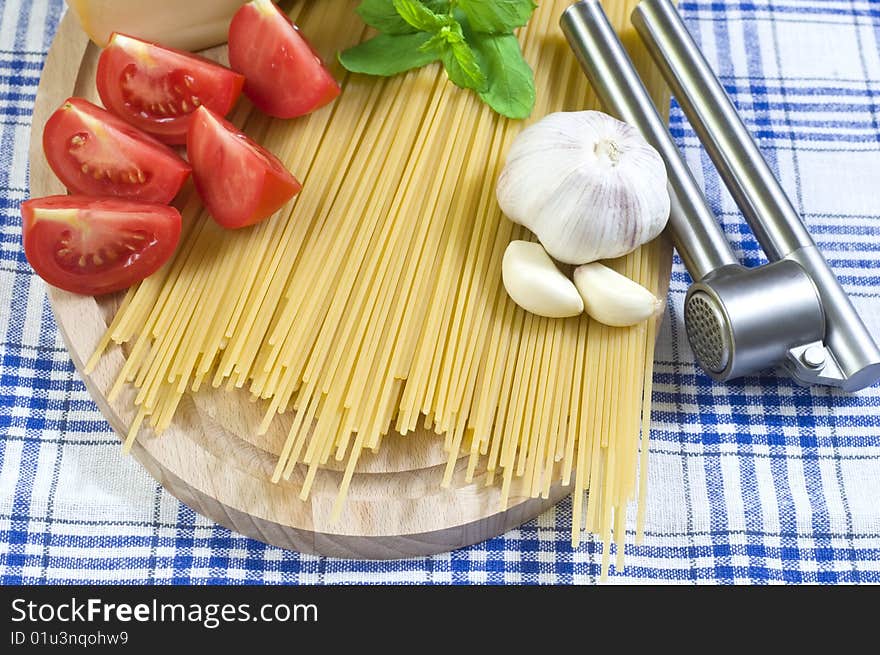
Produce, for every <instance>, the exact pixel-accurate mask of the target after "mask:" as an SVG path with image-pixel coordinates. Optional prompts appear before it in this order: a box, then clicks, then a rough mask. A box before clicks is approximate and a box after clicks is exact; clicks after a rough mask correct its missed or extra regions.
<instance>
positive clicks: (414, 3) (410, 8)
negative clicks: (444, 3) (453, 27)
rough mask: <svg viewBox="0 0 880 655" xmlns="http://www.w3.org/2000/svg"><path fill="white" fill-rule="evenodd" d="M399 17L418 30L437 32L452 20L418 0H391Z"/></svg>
mask: <svg viewBox="0 0 880 655" xmlns="http://www.w3.org/2000/svg"><path fill="white" fill-rule="evenodd" d="M392 3H393V4H394V9H396V10H397V13H398V14H399V15H400V17H401V18H402V19H403V20H405V21H406V22H407V23H409V24H410V25H411V26H413V27H414V28H416V29H417V30H419V31H420V32H437V31H439V30H440V29H442V28H443V27H445V26H447V25H449V23H450V22H452V17H451V16H448V15H443V14H435V13H434V12H433V11H431V10H430V9H428V7H427V6H426V5H425V3H423V2H420V0H392Z"/></svg>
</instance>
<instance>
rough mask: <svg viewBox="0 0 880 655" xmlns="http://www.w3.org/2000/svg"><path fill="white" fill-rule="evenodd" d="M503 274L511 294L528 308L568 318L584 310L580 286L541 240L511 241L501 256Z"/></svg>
mask: <svg viewBox="0 0 880 655" xmlns="http://www.w3.org/2000/svg"><path fill="white" fill-rule="evenodd" d="M501 277H502V279H503V281H504V288H505V289H507V294H508V295H509V296H510V297H511V298H512V299H513V302H515V303H516V304H517V305H519V306H520V307H522V308H523V309H525V310H526V311H527V312H531V313H532V314H538V315H539V316H547V317H549V318H564V317H566V316H577V315H578V314H580V313H581V312H583V311H584V301H583V300H581V296H580V294H579V293H578V290H577V289H576V288H575V286H574V284H573V283H572V281H571V280H569V279H568V278H567V277H565V276H564V275H563V274H562V273H561V272H560V270H559V269H558V268H556V264H554V263H553V260H552V259H550V256H549V255H548V254H547V253H546V252H545V251H544V248H542V247H541V244H540V243H531V242H529V241H511V242H510V243H509V244H508V246H507V250H505V251H504V259H502V260H501Z"/></svg>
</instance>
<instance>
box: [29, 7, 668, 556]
mask: <svg viewBox="0 0 880 655" xmlns="http://www.w3.org/2000/svg"><path fill="white" fill-rule="evenodd" d="M98 54H99V50H98V48H97V47H96V46H95V45H94V44H92V43H91V42H90V41H89V39H88V37H87V36H86V35H85V33H84V32H83V31H82V29H81V28H80V26H79V24H78V22H77V21H76V18H75V17H74V16H73V15H72V14H71V13H68V14H67V15H66V16H65V17H64V19H63V20H62V22H61V25H60V28H59V30H58V33H57V35H56V37H55V41H54V43H53V45H52V48H51V50H50V51H49V55H48V58H47V60H46V66H45V69H44V71H43V74H42V78H41V81H40V86H39V90H38V93H37V99H36V105H35V108H34V117H33V127H32V135H31V146H30V183H31V195H32V196H33V197H39V196H45V195H52V194H58V193H64V192H65V189H64V187H63V185H62V184H61V183H60V182H59V181H58V180H57V179H56V178H55V176H54V175H53V173H52V171H51V170H50V169H49V166H48V164H47V163H46V159H45V157H44V155H43V149H42V133H43V126H44V125H45V122H46V120H47V119H48V117H49V116H50V115H51V113H52V112H53V111H54V110H55V109H57V108H58V107H59V106H60V105H61V104H62V103H63V102H64V100H65V99H66V98H67V97H69V96H74V95H75V96H82V97H85V98H88V99H90V100H93V101H95V102H97V93H96V91H95V85H94V79H95V68H96V65H97V58H98ZM208 54H209V55H211V54H213V55H214V56H215V58H216V57H217V56H221V57H222V54H223V53H222V50H221V49H215V51H214V52H212V53H208ZM665 253H666V257H665V261H664V263H663V266H665V267H666V268H667V269H668V266H669V263H670V261H671V248H668V247H667V248H666V250H665ZM666 279H668V276H666ZM48 295H49V299H50V302H51V305H52V308H53V310H54V313H55V317H56V319H57V322H58V326H59V328H60V330H61V333H62V335H63V337H64V340H65V342H66V344H67V347H68V349H69V351H70V355H71V358H72V360H73V362H74V364H75V365H76V368H77V370H78V371H79V372H80V374H83V366H84V363H85V361H87V360H88V358H89V357H90V356H91V354H92V352H93V350H94V348H95V345H96V344H97V343H98V340H99V339H100V337H101V336H102V334H103V333H104V331H105V330H106V327H107V325H108V323H109V321H110V319H112V317H113V313H114V312H115V310H116V307H117V304H118V302H119V300H120V297H119V296H118V295H117V296H111V297H102V298H98V299H95V298H92V297H86V296H77V295H73V294H69V293H66V292H64V291H60V290H58V289H55V288H52V287H49V288H48ZM123 356H124V355H123V352H122V351H121V350H120V349H119V348H111V350H110V351H109V353H108V354H107V355H105V357H103V358H102V360H101V362H100V364H99V366H98V367H97V369H96V370H95V371H94V372H93V373H92V374H90V375H84V374H83V380H84V381H85V384H86V387H87V388H88V390H89V392H90V393H91V395H92V397H93V398H94V399H95V402H96V403H97V404H98V406H99V407H100V409H101V411H102V412H103V414H104V416H105V417H106V418H107V420H108V421H109V422H110V424H111V425H112V426H113V428H114V430H116V432H117V433H118V434H122V435H124V434H125V433H126V432H127V426H128V425H129V424H130V422H131V420H132V419H133V417H134V412H133V411H132V407H133V393H132V392H131V391H130V390H129V391H128V392H126V393H123V394H122V395H121V396H120V397H119V399H118V400H117V401H116V402H113V403H111V402H109V401H108V400H107V392H108V391H109V389H110V387H111V385H112V383H113V380H114V379H115V376H116V373H117V372H118V371H119V369H120V368H121V366H122V363H123ZM260 416H261V408H260V406H259V405H257V404H255V403H252V402H250V400H249V398H248V394H246V393H245V392H231V393H230V392H226V391H222V390H219V391H215V390H209V391H207V392H205V393H203V392H199V393H198V394H197V395H196V396H195V397H185V398H184V400H183V402H182V403H181V406H180V409H179V410H178V412H177V414H176V416H175V419H174V422H173V423H172V425H171V427H170V428H169V429H168V431H167V432H166V433H164V434H163V435H162V436H159V437H157V436H155V435H154V434H153V433H152V432H151V431H149V430H143V431H142V433H141V435H140V436H139V437H138V440H137V441H136V443H135V444H134V447H133V449H132V455H133V456H134V457H135V458H136V459H137V460H138V461H139V462H140V463H141V464H142V465H143V466H144V467H145V468H146V469H147V471H149V473H150V474H151V475H152V476H153V477H155V478H156V480H158V481H159V483H160V484H161V485H162V486H164V487H165V488H166V489H167V490H168V491H169V492H170V493H172V494H173V495H174V496H176V497H177V498H179V499H180V500H181V501H183V502H184V503H186V504H187V505H189V506H190V507H192V508H193V509H195V510H196V511H198V512H200V513H201V514H203V515H205V516H207V517H209V518H210V519H212V520H214V521H216V522H218V523H220V524H222V525H224V526H227V527H228V528H230V529H232V530H235V531H237V532H240V533H242V534H245V535H247V536H249V537H253V538H255V539H259V540H261V541H264V542H266V543H269V544H273V545H276V546H280V547H282V548H290V549H295V550H298V551H302V552H305V553H318V554H322V555H329V556H334V557H356V558H371V559H386V558H399V557H410V556H422V555H429V554H433V553H438V552H444V551H448V550H452V549H455V548H459V547H462V546H467V545H470V544H473V543H477V542H479V541H483V540H485V539H488V538H491V537H493V536H496V535H498V534H501V533H502V532H504V531H506V530H508V529H510V528H513V527H515V526H518V525H520V524H522V523H524V522H525V521H528V520H530V519H532V518H533V517H535V516H537V515H538V514H539V513H541V512H542V511H544V510H545V509H547V508H548V507H550V506H551V505H553V504H554V503H556V502H558V501H559V500H560V499H561V498H563V497H564V496H565V495H566V494H567V493H569V489H568V488H565V487H562V486H555V487H553V488H552V490H551V493H550V497H549V498H546V499H530V498H527V497H524V496H523V495H522V494H519V495H518V490H517V489H516V488H514V489H513V490H512V494H511V501H510V506H509V509H507V510H506V511H499V510H500V507H499V503H500V488H499V486H498V485H493V486H486V485H485V480H484V474H480V472H479V471H478V474H477V475H476V476H475V479H474V480H473V482H471V483H465V481H464V469H465V467H466V459H465V458H462V459H461V460H459V462H458V467H457V468H458V470H457V472H456V477H455V479H454V481H453V484H452V486H451V487H450V488H448V489H441V487H440V481H441V478H442V475H443V469H444V467H445V453H444V452H443V448H442V445H443V444H442V441H443V439H442V437H437V436H436V435H434V434H433V433H429V432H426V431H421V432H416V433H414V434H411V435H409V436H406V437H401V436H399V435H395V434H392V435H390V436H389V437H387V438H386V439H385V440H384V441H383V445H382V448H381V449H380V451H379V453H377V454H375V455H370V454H367V455H364V456H363V457H362V458H361V461H360V464H359V466H358V470H357V473H356V474H355V476H354V478H353V480H352V483H351V487H350V491H349V495H348V499H347V502H346V505H345V509H344V511H343V514H342V516H341V518H340V519H339V520H338V521H336V522H335V523H333V524H332V525H331V524H330V523H329V516H330V508H331V506H332V504H333V501H334V499H335V496H336V492H337V488H338V483H339V480H340V478H341V475H342V474H341V471H339V470H333V469H330V468H328V469H326V470H323V471H322V472H321V473H319V475H318V477H317V479H316V481H315V484H314V487H313V489H312V492H311V497H310V499H309V500H308V501H301V500H300V499H299V498H298V493H299V489H300V486H301V482H302V479H303V477H304V474H305V473H304V469H303V468H301V469H299V470H297V471H295V472H294V474H293V476H292V477H291V479H290V480H289V481H283V482H281V483H280V484H273V483H272V482H271V481H270V479H269V478H270V475H271V473H272V470H273V468H274V466H275V463H276V460H277V456H278V453H279V452H280V449H281V444H282V443H283V440H284V436H285V435H286V433H287V426H286V425H285V420H283V419H285V418H286V421H289V420H290V418H289V415H285V416H279V417H278V419H277V420H276V421H275V423H274V425H273V427H272V429H271V430H270V432H269V433H268V434H267V435H264V436H257V435H255V434H254V432H253V429H252V426H255V425H257V424H258V423H259V418H258V417H260ZM121 456H122V454H121V453H120V457H121Z"/></svg>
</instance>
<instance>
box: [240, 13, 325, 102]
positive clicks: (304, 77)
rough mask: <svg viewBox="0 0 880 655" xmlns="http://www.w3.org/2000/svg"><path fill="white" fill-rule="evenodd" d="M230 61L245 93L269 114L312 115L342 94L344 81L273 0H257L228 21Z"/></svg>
mask: <svg viewBox="0 0 880 655" xmlns="http://www.w3.org/2000/svg"><path fill="white" fill-rule="evenodd" d="M229 65H230V66H232V68H233V69H235V70H237V71H238V72H240V73H243V74H244V76H245V78H246V80H247V81H246V82H245V83H244V92H245V95H247V97H248V98H250V99H251V101H252V102H253V103H254V104H255V105H256V106H257V107H259V108H260V109H261V110H263V111H264V112H265V113H267V114H269V115H270V116H275V117H277V118H294V117H295V116H302V115H304V114H308V113H309V112H311V111H314V110H315V109H318V108H319V107H323V106H324V105H326V104H327V103H328V102H330V101H331V100H333V99H334V98H335V97H336V96H338V95H339V84H337V82H336V80H334V79H333V77H332V76H331V75H330V73H329V72H328V71H327V69H326V68H324V64H323V62H322V61H321V58H320V57H319V56H318V54H317V53H316V52H315V51H314V50H313V49H312V46H311V45H309V42H308V41H306V39H305V37H303V35H302V34H301V33H300V31H299V29H298V28H297V27H296V25H294V24H293V23H291V22H290V19H289V18H287V16H286V15H284V13H283V12H282V11H281V10H280V9H279V8H278V7H276V6H275V5H274V4H273V3H272V2H271V0H253V2H249V3H248V4H246V5H244V6H243V7H242V8H241V9H239V10H238V11H237V12H236V13H235V15H234V16H233V17H232V23H230V25H229Z"/></svg>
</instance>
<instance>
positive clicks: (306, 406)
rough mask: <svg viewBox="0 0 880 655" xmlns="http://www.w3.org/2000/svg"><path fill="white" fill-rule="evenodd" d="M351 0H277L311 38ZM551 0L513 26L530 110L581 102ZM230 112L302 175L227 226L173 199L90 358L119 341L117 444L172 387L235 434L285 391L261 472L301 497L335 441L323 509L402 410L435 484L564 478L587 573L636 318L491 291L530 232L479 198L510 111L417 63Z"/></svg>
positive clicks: (645, 407) (638, 335) (630, 469)
mask: <svg viewBox="0 0 880 655" xmlns="http://www.w3.org/2000/svg"><path fill="white" fill-rule="evenodd" d="M356 4H357V2H355V1H354V0H335V1H332V2H320V3H305V2H299V3H297V4H296V6H295V7H294V8H293V9H292V12H291V16H292V18H293V19H294V20H295V21H296V22H297V23H298V24H300V25H301V26H302V28H303V30H304V32H305V33H307V34H309V35H310V38H311V39H312V40H313V42H314V43H315V45H316V46H317V48H318V49H319V50H320V51H321V52H323V53H325V54H326V55H332V53H333V52H335V51H336V50H339V49H341V48H344V47H347V46H349V45H351V44H353V43H355V42H357V41H358V40H360V39H361V38H363V37H364V36H365V34H366V33H365V31H364V28H363V25H362V24H361V23H360V20H359V19H358V18H357V16H356V14H355V13H354V8H355V6H356ZM567 4H568V0H555V1H549V0H548V1H547V2H544V3H542V4H541V5H540V7H539V8H538V9H537V10H536V12H535V14H534V16H533V17H532V19H531V21H530V22H529V24H528V25H527V26H526V27H525V28H523V29H522V30H521V34H520V40H521V42H522V43H523V51H524V54H525V56H526V58H527V60H528V61H529V63H530V64H531V65H532V67H533V68H534V70H535V79H536V86H537V105H536V107H535V111H534V113H533V120H534V119H537V118H539V117H541V116H543V115H545V114H547V113H549V112H551V111H556V110H560V109H582V108H585V107H590V106H595V100H594V98H593V97H592V96H591V94H590V93H589V90H588V88H587V85H586V82H585V80H584V78H583V76H582V75H581V74H580V72H579V70H578V69H577V68H576V62H575V60H574V57H573V56H572V55H571V54H570V52H569V51H568V48H567V47H566V46H565V43H564V40H563V39H562V37H561V34H560V33H559V30H558V27H557V23H556V21H557V20H558V17H559V16H560V14H561V12H562V10H563V9H564V8H565V6H567ZM628 4H631V3H627V2H620V3H618V5H617V7H616V8H617V15H616V16H612V19H613V20H616V21H617V23H618V24H622V23H623V21H624V18H623V17H624V16H626V15H628V14H629V9H630V7H629V6H628ZM612 13H613V12H612ZM346 34H347V35H351V37H350V38H349V39H348V42H340V36H339V35H346ZM641 61H642V62H643V61H644V58H641ZM335 72H336V73H337V77H339V78H342V71H341V70H339V69H337V70H336V71H335ZM234 119H235V120H236V122H238V123H239V124H243V125H244V127H245V129H246V130H247V131H248V132H249V133H250V134H251V135H253V136H254V137H255V138H256V139H258V140H259V141H261V142H263V143H264V144H265V145H267V146H268V147H269V148H270V149H271V150H273V151H274V152H276V153H278V154H279V157H280V158H281V159H282V161H284V162H285V163H286V164H287V165H288V166H289V167H290V168H291V170H293V171H294V172H295V173H296V174H297V175H298V176H299V177H300V179H303V180H304V190H303V192H302V193H301V194H300V196H299V197H298V198H296V199H295V200H294V201H292V202H291V203H290V204H289V205H288V206H287V207H285V208H284V209H283V210H282V211H281V212H280V213H279V215H276V216H275V217H273V218H271V219H270V220H267V221H265V222H263V223H261V224H259V225H257V226H255V227H253V228H250V229H245V230H241V231H226V230H223V229H222V228H219V227H218V226H216V225H215V224H214V223H213V221H211V220H210V219H209V218H207V217H206V216H205V215H204V214H203V212H202V210H201V207H200V206H199V204H198V201H197V199H195V198H193V199H191V200H190V201H189V202H188V204H187V206H186V208H185V211H184V215H185V216H184V221H185V222H186V223H187V224H188V228H187V230H188V231H187V234H186V235H185V237H184V240H183V242H182V245H181V247H180V248H179V251H178V253H177V254H176V256H175V258H174V259H173V260H172V261H171V262H169V263H168V264H167V265H166V266H165V267H164V268H163V269H162V270H161V271H160V272H159V273H157V274H156V275H154V276H153V277H151V278H149V279H147V280H146V281H144V282H143V283H141V284H140V285H139V286H138V287H136V288H134V289H132V290H131V291H130V292H129V293H128V295H127V296H126V298H125V300H124V304H123V306H122V307H121V308H120V310H119V312H118V313H117V315H116V317H115V319H114V320H113V322H112V325H111V326H110V328H109V330H108V333H107V335H106V337H105V339H104V341H103V342H102V344H101V345H100V347H99V349H98V352H96V354H95V357H93V359H92V361H91V362H90V365H91V366H94V364H95V362H96V361H97V358H98V357H99V356H100V353H101V352H102V351H103V350H104V349H105V348H106V347H107V346H108V345H109V343H110V342H111V341H112V342H115V343H117V344H127V345H126V349H127V352H128V356H127V361H126V363H125V366H124V369H123V370H122V371H121V372H120V375H119V378H118V381H117V384H116V386H115V387H114V389H113V391H112V394H111V395H116V394H118V393H119V391H121V390H122V388H123V387H124V385H126V384H128V383H131V384H133V385H134V386H135V387H136V388H137V390H138V393H137V398H136V401H135V402H136V405H137V407H138V413H137V418H136V419H135V421H134V424H133V425H132V426H131V430H130V433H129V438H128V440H127V443H128V444H129V445H130V444H131V441H132V440H133V439H134V438H135V436H136V435H137V433H138V431H139V429H140V427H141V424H142V422H143V421H144V420H146V421H147V422H148V423H149V424H150V425H152V426H153V428H154V429H155V430H156V431H161V430H163V429H164V428H166V427H167V426H168V425H169V424H170V422H171V420H172V417H173V415H174V411H175V408H176V407H177V405H178V403H179V401H180V400H181V398H182V396H183V395H184V394H185V393H189V392H197V391H198V389H199V388H200V387H201V386H203V385H213V386H215V387H218V386H226V387H227V388H245V389H247V390H249V391H250V393H251V394H253V396H254V397H256V398H259V399H262V402H263V403H264V406H265V410H266V413H265V420H264V421H263V423H262V424H261V425H259V426H256V425H255V426H253V429H254V430H255V431H265V430H267V429H269V428H270V426H271V425H272V419H273V417H274V416H275V415H276V414H277V413H279V412H285V411H294V410H295V416H294V418H293V422H292V425H291V428H290V431H289V434H288V436H287V440H286V443H285V445H284V449H283V452H282V454H281V457H280V459H279V461H278V465H277V468H276V471H275V476H274V477H275V479H276V480H278V479H280V478H281V477H282V476H290V474H291V472H292V471H293V469H294V467H296V466H297V465H305V466H307V467H308V473H307V476H306V478H305V482H304V485H303V487H302V492H301V496H302V497H303V498H305V497H306V496H307V495H308V493H309V489H310V486H311V484H312V481H313V480H314V477H315V474H316V471H317V470H318V469H319V468H320V467H321V466H322V464H325V463H327V462H328V460H329V458H331V457H333V458H335V459H337V460H344V459H346V458H347V466H346V470H345V475H344V477H343V482H342V486H341V489H340V491H339V497H338V500H337V504H336V506H335V508H334V512H337V513H338V511H339V509H340V507H341V505H340V504H341V503H342V501H343V498H344V496H345V492H346V488H347V486H348V483H349V481H350V480H351V476H352V474H353V473H354V471H355V467H356V464H357V462H358V458H359V456H360V455H361V454H362V453H363V452H364V450H365V449H371V450H376V449H378V448H379V447H380V444H381V442H382V438H383V437H384V436H386V435H387V434H388V433H389V432H390V431H392V430H393V431H396V432H399V433H400V434H403V435H405V434H407V433H408V432H410V431H412V430H414V429H416V427H417V424H419V423H420V422H424V424H425V426H426V427H427V428H428V429H433V430H434V431H435V432H436V433H437V434H438V435H443V436H442V438H444V439H445V447H446V450H447V451H448V453H449V460H448V461H449V464H448V466H447V471H446V477H445V481H444V483H445V484H449V483H450V482H451V481H452V477H453V471H454V467H455V464H456V462H457V460H458V459H459V457H461V456H468V457H469V460H468V467H467V477H468V479H469V480H470V479H471V478H472V476H473V475H474V473H475V471H476V470H477V469H478V468H480V469H482V468H485V470H487V471H488V477H489V480H490V482H491V481H493V479H498V483H500V484H501V486H502V496H503V499H504V500H503V502H504V503H506V502H507V499H508V498H509V495H510V493H511V486H512V485H513V484H517V485H521V486H520V487H517V488H518V489H519V488H521V489H524V490H525V493H526V494H527V495H531V496H532V497H537V496H539V495H543V496H544V497H546V496H547V495H548V494H549V492H550V488H551V485H553V484H559V483H562V484H565V485H568V484H571V483H572V482H573V484H574V517H573V524H572V541H573V543H575V544H577V542H578V541H579V538H580V533H581V530H582V529H583V524H584V523H585V526H586V528H587V529H588V530H590V531H593V532H597V533H600V534H601V536H602V538H603V540H604V542H605V544H606V547H605V548H604V556H603V557H604V560H603V565H604V567H605V568H606V570H607V566H608V555H609V542H610V538H611V531H612V528H613V530H614V533H615V540H616V541H617V544H618V556H619V557H622V555H623V547H622V544H623V538H624V533H625V521H626V510H627V503H628V502H629V501H631V500H632V499H634V497H635V495H636V489H637V488H640V489H641V493H642V494H644V489H645V484H644V482H645V476H644V472H645V466H644V460H643V461H642V466H641V478H642V480H641V484H639V483H638V482H637V480H636V478H637V475H638V473H637V472H638V470H639V468H640V467H639V463H638V459H639V455H638V454H639V449H640V437H641V452H642V455H643V457H644V455H645V454H646V453H647V435H648V426H647V423H648V418H649V408H650V405H649V403H650V394H651V388H650V386H651V385H650V381H651V367H652V362H653V344H654V324H653V322H651V323H650V324H643V325H641V326H637V327H633V328H626V329H622V328H609V327H605V326H603V325H600V324H598V323H595V322H592V321H590V320H589V319H588V318H587V317H586V316H584V317H579V318H571V319H564V320H563V319H547V318H541V317H538V316H534V315H531V314H527V313H525V312H524V311H523V310H521V309H520V308H518V307H517V306H516V305H515V304H514V303H513V302H512V301H511V300H510V299H509V298H508V296H507V295H506V293H505V291H504V288H503V285H502V284H501V275H500V266H501V257H502V254H503V252H504V249H505V246H506V245H507V244H508V243H509V242H510V240H511V239H523V238H526V239H528V238H530V237H529V235H528V234H527V233H526V232H525V230H524V229H523V228H521V227H519V226H515V225H514V224H513V223H512V222H510V221H509V220H507V219H506V218H504V217H503V216H502V215H501V213H500V210H499V208H498V206H497V203H496V201H495V195H494V186H495V180H496V179H497V176H498V174H499V172H500V169H501V166H502V164H503V161H504V155H505V153H506V151H507V148H508V145H509V144H510V142H511V140H512V138H513V137H514V136H515V135H516V134H517V133H518V132H519V131H520V130H521V129H522V128H523V127H525V125H526V124H528V122H515V121H513V122H512V121H509V120H507V119H504V118H502V117H499V116H498V115H497V114H495V113H493V112H492V111H491V110H490V109H489V108H488V107H486V106H485V105H483V104H482V103H480V102H479V100H478V99H477V98H476V97H475V96H474V94H472V93H470V92H464V91H461V90H460V89H458V88H456V87H455V86H453V85H452V84H451V83H450V82H448V80H447V79H446V76H445V74H444V73H443V71H442V69H441V68H440V67H439V66H429V67H426V68H423V69H420V70H417V71H413V72H410V73H408V74H405V75H401V76H398V77H394V78H390V79H386V80H381V79H377V78H367V77H363V76H356V75H349V76H347V77H345V78H344V80H343V93H342V95H341V96H340V98H339V99H338V100H337V101H336V102H335V103H334V104H333V105H332V106H330V107H327V108H324V109H323V110H321V111H318V112H316V113H314V114H311V115H309V116H308V117H305V118H302V119H297V120H295V121H290V122H285V121H272V120H270V119H267V118H265V117H263V116H261V115H259V114H257V113H253V114H250V115H249V112H248V111H247V110H241V111H240V112H239V115H238V116H235V117H234ZM660 256H661V248H660V246H659V245H658V244H650V245H648V246H646V247H643V248H641V249H640V250H638V251H636V252H635V253H633V254H631V255H629V256H627V257H625V258H623V259H621V260H619V261H616V262H613V263H612V265H613V266H614V267H615V268H617V269H618V270H620V271H621V272H624V273H625V274H626V275H627V276H629V277H631V278H633V279H635V280H637V281H639V282H640V283H641V284H643V285H645V286H647V287H648V288H649V289H651V290H653V291H655V292H656V291H657V290H658V288H659V287H660V280H659V279H658V275H659V270H660V268H661V265H660ZM397 438H400V437H397ZM403 438H405V437H403ZM585 492H589V503H587V504H586V508H585V503H584V496H585ZM518 493H519V492H518ZM640 506H641V507H644V503H643V502H642V503H640Z"/></svg>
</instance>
